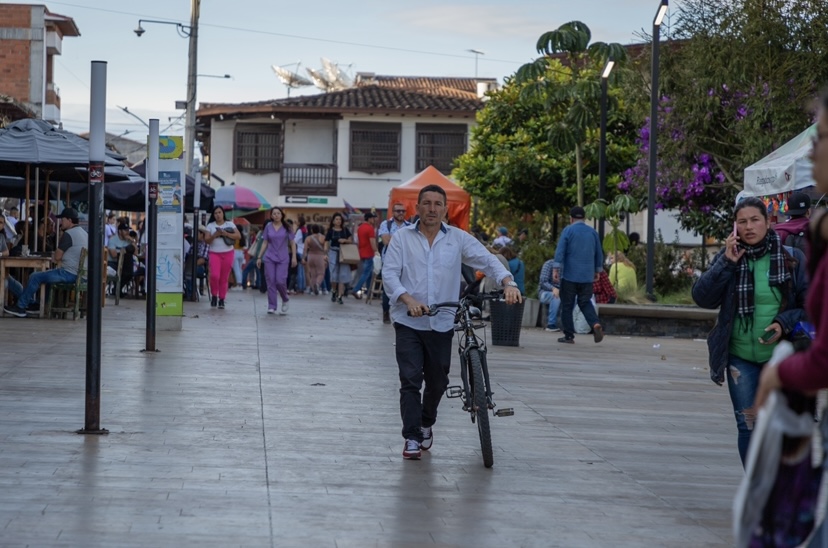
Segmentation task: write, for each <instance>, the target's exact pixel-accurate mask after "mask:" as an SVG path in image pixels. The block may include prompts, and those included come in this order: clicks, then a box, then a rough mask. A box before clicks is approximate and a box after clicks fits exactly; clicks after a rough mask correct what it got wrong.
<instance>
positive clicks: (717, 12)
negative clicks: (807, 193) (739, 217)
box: [621, 0, 828, 237]
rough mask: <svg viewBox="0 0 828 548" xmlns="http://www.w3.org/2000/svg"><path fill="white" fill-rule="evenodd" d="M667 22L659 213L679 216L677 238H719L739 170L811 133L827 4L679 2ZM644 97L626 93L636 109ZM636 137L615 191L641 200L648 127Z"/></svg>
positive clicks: (823, 70) (823, 67)
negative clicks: (632, 157)
mask: <svg viewBox="0 0 828 548" xmlns="http://www.w3.org/2000/svg"><path fill="white" fill-rule="evenodd" d="M673 21H674V27H673V29H674V32H673V35H672V39H673V40H672V41H668V42H664V43H662V51H663V52H664V54H663V56H662V63H661V69H660V74H661V79H660V80H661V90H660V92H661V93H660V96H661V100H660V104H659V121H658V166H657V181H658V183H657V201H658V205H657V207H659V208H670V209H680V210H681V211H682V213H683V215H681V216H680V218H679V220H680V222H681V224H682V227H683V228H685V229H689V230H695V231H698V232H701V233H703V234H707V235H714V236H718V237H724V236H725V235H726V234H727V232H728V230H729V227H730V224H731V219H730V217H731V210H732V207H733V203H734V198H735V195H736V194H737V193H738V192H739V191H740V190H741V189H742V186H743V180H744V169H745V168H746V167H747V166H749V165H751V164H753V163H754V162H756V161H758V160H759V159H761V158H762V157H763V156H765V155H767V154H769V153H770V152H772V151H773V150H774V149H776V148H778V147H779V146H781V145H782V144H784V143H785V142H786V141H787V140H789V139H790V138H792V137H793V136H795V135H797V134H798V133H800V132H801V131H802V130H804V129H805V128H806V127H807V126H808V125H810V124H811V123H813V108H812V103H813V99H814V98H815V97H816V95H817V93H818V90H819V88H820V87H821V86H822V85H823V84H824V83H826V82H828V64H826V63H825V59H826V57H828V33H826V32H825V29H826V28H828V4H827V3H825V2H823V1H815V0H731V1H728V2H721V1H720V0H685V2H683V3H682V4H681V5H680V7H679V10H678V14H677V16H674V18H673ZM641 66H642V68H646V72H644V71H642V80H644V81H648V80H647V77H648V76H649V66H648V65H646V66H645V65H644V64H642V65H641ZM642 90H643V87H640V88H638V89H637V90H636V89H633V90H632V91H633V93H635V92H636V91H637V92H638V93H639V97H638V99H639V100H642V99H643V97H641V95H642V94H641V91H642ZM647 93H649V92H648V91H647ZM638 137H639V145H640V152H641V156H640V159H639V162H638V164H637V165H636V166H635V167H634V168H632V169H631V170H629V171H628V172H627V173H626V174H625V182H624V183H622V185H621V187H622V189H627V190H629V191H631V192H635V193H638V195H639V196H643V195H644V194H646V189H647V184H648V183H647V181H648V177H649V170H648V165H647V155H648V152H649V150H648V139H649V120H645V121H644V124H643V126H642V128H641V130H640V133H639V136H638Z"/></svg>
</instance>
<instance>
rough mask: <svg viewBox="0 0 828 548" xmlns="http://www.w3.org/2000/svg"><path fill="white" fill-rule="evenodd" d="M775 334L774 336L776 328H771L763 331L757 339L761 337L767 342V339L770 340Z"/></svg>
mask: <svg viewBox="0 0 828 548" xmlns="http://www.w3.org/2000/svg"><path fill="white" fill-rule="evenodd" d="M775 336H776V330H775V329H771V330H770V331H765V332H764V333H762V336H761V337H759V339H761V340H762V341H764V342H768V341H769V340H771V339H772V338H774V337H775Z"/></svg>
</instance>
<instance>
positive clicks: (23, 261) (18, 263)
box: [0, 256, 52, 318]
mask: <svg viewBox="0 0 828 548" xmlns="http://www.w3.org/2000/svg"><path fill="white" fill-rule="evenodd" d="M51 264H52V259H51V258H50V257H34V256H32V257H2V258H0V282H2V283H3V290H2V291H0V310H3V307H4V306H5V305H6V288H5V282H6V277H8V275H9V269H12V268H19V269H22V270H23V272H27V271H31V272H28V273H27V275H26V276H22V278H23V279H21V280H18V281H19V282H20V283H21V284H23V287H24V288H25V287H26V281H27V280H28V278H29V276H30V275H31V274H32V273H34V272H44V271H46V270H48V269H49V267H50V266H51ZM45 310H46V284H42V285H41V286H40V310H39V312H38V318H43V317H44V316H45Z"/></svg>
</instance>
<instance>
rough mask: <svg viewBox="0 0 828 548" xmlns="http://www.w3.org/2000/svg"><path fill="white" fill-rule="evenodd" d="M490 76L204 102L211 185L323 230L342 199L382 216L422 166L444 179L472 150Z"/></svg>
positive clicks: (200, 116)
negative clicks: (230, 187) (236, 188)
mask: <svg viewBox="0 0 828 548" xmlns="http://www.w3.org/2000/svg"><path fill="white" fill-rule="evenodd" d="M495 86H496V82H495V80H492V79H474V78H419V77H394V76H375V75H365V74H363V75H360V76H359V77H358V78H357V82H356V84H355V86H354V87H352V88H350V89H346V90H344V91H336V92H329V93H322V94H318V95H310V96H301V97H292V98H287V99H279V100H273V101H261V102H256V103H237V104H228V103H201V104H200V105H199V109H198V112H197V126H198V127H199V128H200V132H199V140H200V141H201V142H202V143H203V153H204V156H205V161H206V162H207V164H208V166H209V170H210V180H211V184H212V186H213V187H217V186H219V184H222V183H223V184H230V183H231V182H235V183H236V184H238V185H242V186H246V187H249V188H252V189H254V190H257V191H258V192H260V193H261V194H262V195H263V196H264V197H265V198H267V199H268V200H269V201H270V203H271V204H272V205H279V206H283V207H284V208H286V209H289V210H291V212H293V213H298V212H300V211H301V212H303V213H305V216H306V217H307V218H308V220H309V221H310V222H317V223H325V222H327V220H328V219H329V218H330V215H331V214H332V213H333V212H334V211H342V210H343V208H345V202H347V203H348V204H349V205H351V206H353V207H355V208H358V209H363V210H368V209H371V208H374V207H375V208H377V209H380V210H382V209H386V208H387V206H388V194H389V192H390V190H391V189H392V188H393V187H395V186H398V185H400V184H402V183H404V182H406V181H408V180H409V179H411V178H412V177H413V176H414V175H416V174H417V173H419V172H420V171H422V170H423V169H425V168H426V167H428V166H429V165H433V166H435V167H436V168H437V169H439V170H440V171H441V172H442V173H444V174H449V173H450V172H451V168H452V165H453V162H454V159H455V158H456V157H457V156H459V155H461V154H463V153H464V152H466V150H467V149H468V142H469V133H470V129H471V127H472V126H473V125H474V124H475V114H476V113H477V111H478V110H480V109H481V108H482V107H483V104H484V103H483V95H484V92H485V91H487V90H489V89H493V88H494V87H495Z"/></svg>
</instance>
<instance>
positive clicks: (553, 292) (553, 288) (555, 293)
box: [538, 259, 561, 333]
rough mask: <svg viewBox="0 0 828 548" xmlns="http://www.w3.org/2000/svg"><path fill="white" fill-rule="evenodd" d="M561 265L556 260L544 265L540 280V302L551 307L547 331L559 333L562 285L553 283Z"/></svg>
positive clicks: (550, 260) (547, 318)
mask: <svg viewBox="0 0 828 548" xmlns="http://www.w3.org/2000/svg"><path fill="white" fill-rule="evenodd" d="M560 267H561V265H560V264H559V263H556V262H555V259H549V260H548V261H546V262H545V263H543V267H542V268H541V273H540V280H538V300H539V301H540V302H541V303H542V304H547V305H549V314H548V315H547V317H546V329H545V331H551V332H553V333H554V332H559V331H560V330H561V328H560V327H558V310H559V309H560V308H561V287H560V283H554V282H553V281H552V273H553V272H554V271H555V269H556V268H560Z"/></svg>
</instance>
